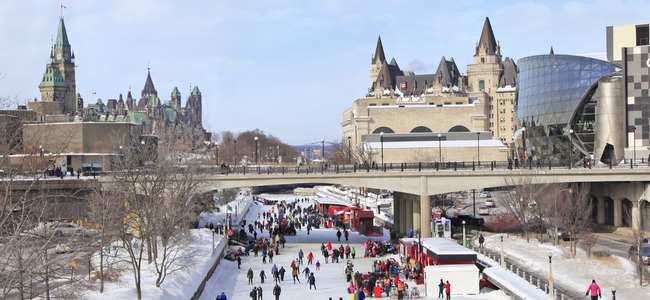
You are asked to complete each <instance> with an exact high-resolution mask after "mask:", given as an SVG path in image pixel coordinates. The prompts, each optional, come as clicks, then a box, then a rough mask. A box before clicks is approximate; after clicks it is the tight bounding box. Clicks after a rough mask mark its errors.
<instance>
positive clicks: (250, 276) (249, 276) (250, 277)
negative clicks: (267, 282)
mask: <svg viewBox="0 0 650 300" xmlns="http://www.w3.org/2000/svg"><path fill="white" fill-rule="evenodd" d="M246 277H247V278H248V285H251V284H253V269H252V268H251V269H248V273H247V274H246Z"/></svg>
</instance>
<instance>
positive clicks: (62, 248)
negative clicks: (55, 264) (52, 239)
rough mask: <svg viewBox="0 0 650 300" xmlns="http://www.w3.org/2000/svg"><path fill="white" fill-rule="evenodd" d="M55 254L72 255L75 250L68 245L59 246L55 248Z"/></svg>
mask: <svg viewBox="0 0 650 300" xmlns="http://www.w3.org/2000/svg"><path fill="white" fill-rule="evenodd" d="M54 252H56V253H58V254H61V253H71V252H74V250H73V249H72V247H70V246H69V245H68V244H57V245H56V247H55V248H54Z"/></svg>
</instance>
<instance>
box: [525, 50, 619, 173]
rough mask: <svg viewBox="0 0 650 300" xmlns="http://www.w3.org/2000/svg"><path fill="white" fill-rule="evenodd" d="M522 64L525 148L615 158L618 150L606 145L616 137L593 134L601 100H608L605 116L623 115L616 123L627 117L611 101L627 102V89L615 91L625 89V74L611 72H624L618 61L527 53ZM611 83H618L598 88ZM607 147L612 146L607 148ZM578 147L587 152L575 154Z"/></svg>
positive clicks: (543, 154)
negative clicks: (599, 138)
mask: <svg viewBox="0 0 650 300" xmlns="http://www.w3.org/2000/svg"><path fill="white" fill-rule="evenodd" d="M517 65H518V66H519V74H518V76H517V79H518V80H517V81H518V89H519V90H518V110H517V112H518V116H519V119H520V121H521V123H522V128H525V130H524V131H522V132H523V133H524V134H525V135H524V137H523V138H524V151H525V152H526V153H527V154H528V156H529V157H532V158H533V159H549V158H555V159H562V160H564V159H571V158H573V159H574V160H575V159H578V158H579V157H581V156H582V155H587V156H591V155H593V156H594V157H595V158H596V159H600V160H603V159H604V158H612V156H611V155H613V152H614V150H613V149H612V148H611V147H607V145H608V144H609V146H613V143H614V142H613V141H609V140H603V141H597V139H596V138H595V137H594V135H593V133H594V131H595V127H594V126H595V124H596V120H595V119H596V117H595V111H596V107H597V106H598V103H599V100H600V102H602V103H600V105H605V106H603V108H602V109H601V110H603V111H606V112H607V114H606V116H604V117H602V118H601V119H606V118H609V117H608V116H609V114H620V118H619V116H614V117H613V118H614V119H615V120H616V122H618V121H621V122H622V121H623V119H622V118H623V117H624V116H623V115H622V114H621V112H620V111H618V112H616V111H617V110H616V109H615V110H612V108H611V107H607V106H606V104H612V105H618V104H620V103H621V102H622V94H615V93H616V92H619V93H620V91H621V90H620V84H621V80H619V79H620V76H619V77H617V78H612V77H611V75H612V74H615V73H616V72H620V67H619V66H618V65H615V64H612V63H609V62H606V61H602V60H598V59H594V58H589V57H583V56H574V55H555V54H549V55H536V56H529V57H525V58H522V59H520V60H519V61H517ZM619 75H620V74H619ZM604 76H610V77H607V78H606V77H604ZM606 83H614V84H618V85H619V87H618V89H612V88H611V87H609V88H607V89H605V90H603V91H599V87H601V86H602V88H601V89H603V88H604V86H607V84H606ZM602 100H607V101H602ZM617 100H618V101H617ZM612 101H613V102H612ZM586 103H589V105H587V104H586ZM610 106H611V105H610ZM578 120H579V121H578ZM599 142H603V143H602V144H603V145H600V144H599ZM526 143H528V147H526ZM616 143H618V142H616ZM571 144H572V145H571ZM597 144H598V145H597ZM599 148H602V149H599ZM605 148H607V149H609V150H608V151H604V149H605ZM576 151H579V152H580V153H581V154H582V155H576V154H574V153H575V152H576ZM621 155H622V150H621ZM621 157H622V156H621Z"/></svg>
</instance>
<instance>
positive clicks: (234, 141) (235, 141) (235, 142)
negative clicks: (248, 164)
mask: <svg viewBox="0 0 650 300" xmlns="http://www.w3.org/2000/svg"><path fill="white" fill-rule="evenodd" d="M233 143H234V144H235V160H234V161H233V162H234V163H235V165H237V140H233Z"/></svg>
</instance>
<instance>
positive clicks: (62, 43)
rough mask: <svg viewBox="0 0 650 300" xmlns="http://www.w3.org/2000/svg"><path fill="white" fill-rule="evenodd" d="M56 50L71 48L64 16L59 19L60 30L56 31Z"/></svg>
mask: <svg viewBox="0 0 650 300" xmlns="http://www.w3.org/2000/svg"><path fill="white" fill-rule="evenodd" d="M54 49H56V50H70V43H69V42H68V33H67V32H66V31H65V24H64V23H63V18H60V19H59V31H58V32H57V33H56V43H54Z"/></svg>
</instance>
